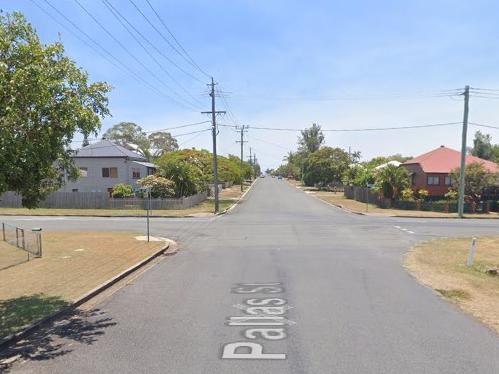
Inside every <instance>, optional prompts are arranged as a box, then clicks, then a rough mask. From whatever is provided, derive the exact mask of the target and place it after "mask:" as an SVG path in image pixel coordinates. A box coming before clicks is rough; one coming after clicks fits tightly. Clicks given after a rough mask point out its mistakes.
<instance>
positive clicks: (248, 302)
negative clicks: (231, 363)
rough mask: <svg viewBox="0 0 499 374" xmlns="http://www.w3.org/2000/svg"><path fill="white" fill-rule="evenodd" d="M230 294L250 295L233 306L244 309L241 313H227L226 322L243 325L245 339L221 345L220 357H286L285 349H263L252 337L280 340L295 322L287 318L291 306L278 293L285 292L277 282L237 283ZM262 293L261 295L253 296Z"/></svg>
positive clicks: (264, 358) (260, 358)
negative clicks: (266, 351) (279, 350)
mask: <svg viewBox="0 0 499 374" xmlns="http://www.w3.org/2000/svg"><path fill="white" fill-rule="evenodd" d="M231 292H232V293H233V294H240V295H251V296H252V297H251V298H247V299H244V300H242V303H241V304H236V305H234V307H235V308H237V309H239V310H240V311H242V312H244V313H245V314H244V315H243V316H234V317H228V318H227V321H226V325H227V326H231V327H241V328H243V329H244V330H243V332H242V335H243V337H244V338H245V339H247V340H245V341H238V342H232V343H227V344H225V345H224V347H223V352H222V359H257V360H285V359H286V353H264V345H263V344H260V343H256V342H255V341H254V340H256V339H261V340H262V339H263V340H264V341H279V340H283V339H286V338H287V328H288V327H289V326H290V325H292V324H294V322H293V321H290V320H288V319H287V318H286V313H287V311H288V310H289V309H291V307H290V306H288V302H287V300H286V299H284V298H282V297H277V295H279V294H283V293H284V288H283V287H282V284H281V283H279V282H272V283H238V284H236V285H235V286H234V287H233V288H232V290H231ZM257 295H258V296H260V295H263V297H256V296H257Z"/></svg>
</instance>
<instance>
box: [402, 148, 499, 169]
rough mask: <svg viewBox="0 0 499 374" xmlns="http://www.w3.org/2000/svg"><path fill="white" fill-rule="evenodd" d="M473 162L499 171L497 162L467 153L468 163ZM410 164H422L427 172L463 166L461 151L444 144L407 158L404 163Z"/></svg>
mask: <svg viewBox="0 0 499 374" xmlns="http://www.w3.org/2000/svg"><path fill="white" fill-rule="evenodd" d="M473 162H479V163H481V164H482V165H483V166H484V167H485V168H486V169H487V170H488V171H490V172H492V173H497V172H499V166H498V165H497V164H496V163H495V162H492V161H488V160H484V159H482V158H479V157H475V156H470V155H467V156H466V165H468V164H471V163H473ZM408 164H420V165H421V168H422V169H423V171H424V172H425V173H450V172H451V171H452V170H454V169H456V168H459V167H460V166H461V152H459V151H456V150H454V149H450V148H447V147H444V146H443V145H442V146H440V147H438V148H437V149H434V150H433V151H430V152H428V153H425V154H422V155H421V156H418V157H414V158H413V159H410V160H407V161H406V162H404V164H403V165H408Z"/></svg>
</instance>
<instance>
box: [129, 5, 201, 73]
mask: <svg viewBox="0 0 499 374" xmlns="http://www.w3.org/2000/svg"><path fill="white" fill-rule="evenodd" d="M129 2H130V3H131V4H132V5H133V7H134V8H135V9H136V10H137V11H138V12H139V13H140V14H141V15H142V17H143V18H144V19H145V20H146V22H147V23H148V24H149V25H150V26H151V27H152V28H153V29H154V30H155V31H156V32H157V33H158V34H159V35H160V36H161V37H162V38H163V39H164V40H165V41H166V42H167V43H168V45H169V46H170V47H171V48H172V49H173V50H174V51H175V52H177V53H178V54H179V55H180V56H182V58H184V59H185V60H186V61H187V62H188V63H189V64H191V65H192V63H191V62H190V61H189V60H188V59H186V58H185V56H184V55H182V53H180V52H179V51H178V50H177V49H176V48H175V46H174V45H173V44H172V43H171V42H170V41H169V40H168V38H166V37H165V36H164V35H163V33H162V32H161V31H160V30H158V28H157V27H156V26H155V25H154V24H153V23H152V22H151V21H150V20H149V18H148V17H147V16H146V15H145V14H144V12H142V10H141V9H140V8H139V7H138V6H137V4H135V2H134V1H133V0H129ZM149 5H150V4H149ZM150 6H151V5H150ZM176 66H177V68H179V69H180V70H182V72H184V73H185V74H187V75H188V76H190V77H191V78H192V79H195V80H197V81H198V82H201V83H203V81H202V80H201V79H199V78H197V77H196V76H194V75H192V74H191V73H189V72H188V71H186V70H184V69H182V68H181V67H180V66H178V65H176ZM194 67H196V66H195V65H194Z"/></svg>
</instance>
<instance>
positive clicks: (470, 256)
mask: <svg viewBox="0 0 499 374" xmlns="http://www.w3.org/2000/svg"><path fill="white" fill-rule="evenodd" d="M475 248H476V238H473V239H471V245H470V249H469V251H468V261H467V263H466V265H467V266H468V267H471V266H473V256H474V255H475Z"/></svg>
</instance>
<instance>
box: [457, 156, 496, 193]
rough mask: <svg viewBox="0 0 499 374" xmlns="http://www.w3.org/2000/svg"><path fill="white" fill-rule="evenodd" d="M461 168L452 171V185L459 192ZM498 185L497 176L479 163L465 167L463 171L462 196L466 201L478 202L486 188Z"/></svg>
mask: <svg viewBox="0 0 499 374" xmlns="http://www.w3.org/2000/svg"><path fill="white" fill-rule="evenodd" d="M460 171H461V168H457V169H455V170H453V171H452V173H451V176H452V185H453V187H454V188H455V189H456V190H459V176H460ZM497 183H498V176H497V175H496V174H492V173H490V172H488V171H487V169H485V167H484V166H483V165H482V164H481V163H479V162H473V163H471V164H468V165H466V168H465V169H464V195H465V196H466V197H467V198H468V200H473V201H475V202H479V201H480V199H481V197H482V194H483V191H484V189H485V188H487V187H491V186H495V185H497Z"/></svg>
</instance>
